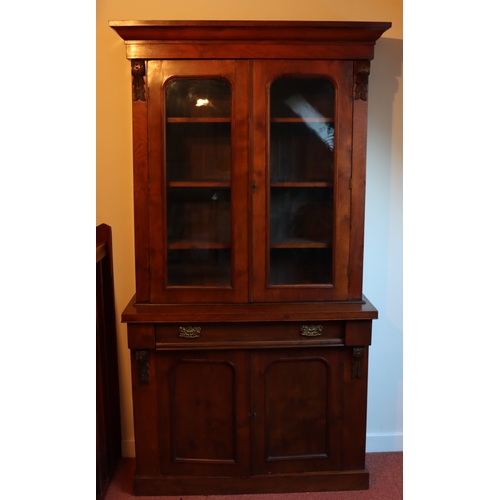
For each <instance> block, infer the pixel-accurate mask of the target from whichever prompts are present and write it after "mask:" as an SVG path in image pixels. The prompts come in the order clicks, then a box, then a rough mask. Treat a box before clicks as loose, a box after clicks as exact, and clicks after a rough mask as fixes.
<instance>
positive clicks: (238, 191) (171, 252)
mask: <svg viewBox="0 0 500 500" xmlns="http://www.w3.org/2000/svg"><path fill="white" fill-rule="evenodd" d="M147 77H148V78H147V80H148V87H149V109H148V131H149V132H148V134H149V136H148V147H149V151H148V160H149V182H148V189H149V199H150V203H149V206H150V214H149V220H150V230H149V239H150V242H149V249H150V250H149V252H150V255H149V260H150V274H151V278H150V284H151V285H150V286H151V301H152V302H157V303H161V302H169V301H175V302H245V301H247V300H248V229H247V228H248V188H247V187H248V137H249V128H248V116H249V110H248V85H249V72H248V62H245V61H224V60H218V61H148V68H147Z"/></svg>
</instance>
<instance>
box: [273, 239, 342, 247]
mask: <svg viewBox="0 0 500 500" xmlns="http://www.w3.org/2000/svg"><path fill="white" fill-rule="evenodd" d="M331 246H332V245H331V244H329V243H326V242H324V241H314V240H306V239H300V238H293V239H287V240H284V241H280V242H274V243H273V242H272V243H271V248H276V249H283V248H331Z"/></svg>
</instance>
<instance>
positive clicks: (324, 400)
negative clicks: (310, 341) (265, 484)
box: [252, 348, 342, 474]
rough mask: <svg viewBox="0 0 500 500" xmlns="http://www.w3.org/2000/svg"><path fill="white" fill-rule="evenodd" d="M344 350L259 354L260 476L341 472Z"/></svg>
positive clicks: (257, 461) (257, 451)
mask: <svg viewBox="0 0 500 500" xmlns="http://www.w3.org/2000/svg"><path fill="white" fill-rule="evenodd" d="M340 352H341V348H340V349H337V348H331V349H320V348H318V349H301V350H294V349H289V350H288V349H287V350H284V349H283V350H277V351H274V352H264V351H261V352H256V353H255V354H254V357H253V361H252V365H253V368H254V373H253V375H254V376H255V380H256V383H255V393H254V397H255V399H254V406H255V410H254V423H255V438H256V439H255V441H254V445H255V454H254V458H255V464H254V472H255V473H256V474H267V473H273V472H274V473H278V472H280V471H282V472H305V471H319V470H334V469H340V468H341V453H342V409H341V401H342V380H341V379H342V367H341V362H340Z"/></svg>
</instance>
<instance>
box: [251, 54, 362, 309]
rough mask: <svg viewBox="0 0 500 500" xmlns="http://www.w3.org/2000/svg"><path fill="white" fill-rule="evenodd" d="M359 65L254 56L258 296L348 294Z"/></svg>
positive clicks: (259, 299) (282, 298) (325, 297)
mask: <svg viewBox="0 0 500 500" xmlns="http://www.w3.org/2000/svg"><path fill="white" fill-rule="evenodd" d="M352 84H353V68H352V62H350V61H256V62H255V64H254V75H253V106H254V108H253V118H254V120H253V124H254V126H253V138H254V145H255V148H254V151H253V172H252V177H253V179H252V181H253V183H254V186H255V189H254V195H253V198H252V201H253V213H254V216H255V218H254V224H253V273H254V276H253V278H254V301H256V302H295V301H298V302H303V301H333V300H344V299H346V298H347V297H348V273H349V271H348V266H349V240H350V177H351V162H352V158H351V156H352V126H351V128H349V125H348V124H350V123H352V97H351V93H350V92H351V88H352Z"/></svg>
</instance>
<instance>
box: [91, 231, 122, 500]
mask: <svg viewBox="0 0 500 500" xmlns="http://www.w3.org/2000/svg"><path fill="white" fill-rule="evenodd" d="M96 353H97V361H96V441H97V474H96V482H97V495H96V496H97V498H98V499H101V498H104V495H105V494H106V490H107V487H108V484H109V481H110V479H111V477H112V475H113V472H114V470H115V467H116V465H117V463H118V460H119V459H120V457H121V426H120V395H119V387H118V357H117V349H116V316H115V300H114V288H113V252H112V247H111V227H109V226H108V225H106V224H100V225H99V226H97V228H96Z"/></svg>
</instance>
